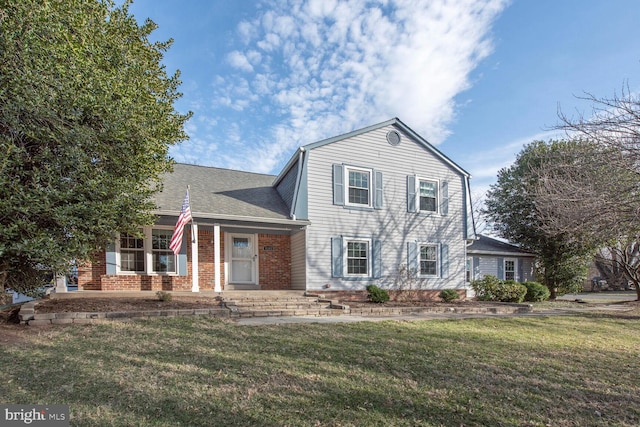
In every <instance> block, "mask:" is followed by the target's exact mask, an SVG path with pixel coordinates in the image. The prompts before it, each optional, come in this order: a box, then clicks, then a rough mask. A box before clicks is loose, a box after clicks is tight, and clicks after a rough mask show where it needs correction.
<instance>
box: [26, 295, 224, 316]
mask: <svg viewBox="0 0 640 427" xmlns="http://www.w3.org/2000/svg"><path fill="white" fill-rule="evenodd" d="M215 307H220V301H219V300H217V299H215V298H193V297H173V298H172V300H171V301H160V300H158V299H151V298H68V299H66V298H65V299H49V300H44V301H43V302H41V303H39V304H38V305H36V307H35V311H36V313H68V312H84V313H86V312H95V313H108V312H114V311H150V310H188V309H196V308H215Z"/></svg>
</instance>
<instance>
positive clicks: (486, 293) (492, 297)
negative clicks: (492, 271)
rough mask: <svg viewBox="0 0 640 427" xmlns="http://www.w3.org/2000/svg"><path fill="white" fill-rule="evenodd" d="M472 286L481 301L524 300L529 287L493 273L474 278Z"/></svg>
mask: <svg viewBox="0 0 640 427" xmlns="http://www.w3.org/2000/svg"><path fill="white" fill-rule="evenodd" d="M471 287H472V288H473V290H474V291H475V293H476V298H477V299H478V300H479V301H500V302H522V301H524V297H525V295H526V294H527V288H526V287H525V286H523V285H521V284H520V283H518V282H514V281H513V280H500V279H498V278H497V277H496V276H491V275H486V276H484V277H483V278H482V279H480V280H474V281H473V282H471Z"/></svg>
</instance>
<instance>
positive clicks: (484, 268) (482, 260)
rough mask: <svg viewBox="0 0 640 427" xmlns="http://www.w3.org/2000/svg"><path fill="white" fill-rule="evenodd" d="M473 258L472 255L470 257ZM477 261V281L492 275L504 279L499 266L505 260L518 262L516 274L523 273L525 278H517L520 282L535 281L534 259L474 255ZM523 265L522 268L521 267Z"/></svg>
mask: <svg viewBox="0 0 640 427" xmlns="http://www.w3.org/2000/svg"><path fill="white" fill-rule="evenodd" d="M470 256H471V255H470ZM474 257H475V258H476V259H478V260H479V266H477V267H476V266H475V265H474V267H476V268H477V269H476V272H475V276H476V278H477V279H481V278H483V277H484V276H487V275H491V276H496V277H498V278H500V279H502V277H500V276H501V274H500V271H501V270H502V268H501V267H499V264H500V262H501V261H503V260H504V259H515V260H516V263H517V265H516V274H518V273H519V272H520V271H521V272H522V276H523V277H517V280H518V281H519V282H531V281H534V280H535V275H534V270H533V258H518V257H508V256H502V255H501V256H499V257H496V256H490V255H479V256H477V255H474ZM520 265H522V267H521V268H520V267H519V266H520Z"/></svg>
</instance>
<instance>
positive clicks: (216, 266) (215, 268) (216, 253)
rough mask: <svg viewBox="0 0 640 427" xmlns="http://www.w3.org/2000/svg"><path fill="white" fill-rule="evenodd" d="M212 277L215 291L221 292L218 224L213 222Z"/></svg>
mask: <svg viewBox="0 0 640 427" xmlns="http://www.w3.org/2000/svg"><path fill="white" fill-rule="evenodd" d="M213 278H214V284H215V286H214V288H213V290H214V291H215V292H222V286H221V284H220V224H213Z"/></svg>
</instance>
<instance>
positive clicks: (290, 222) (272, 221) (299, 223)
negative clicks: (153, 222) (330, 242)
mask: <svg viewBox="0 0 640 427" xmlns="http://www.w3.org/2000/svg"><path fill="white" fill-rule="evenodd" d="M153 214H155V215H158V216H175V217H177V216H178V215H180V212H178V211H162V210H158V211H154V212H153ZM191 215H192V216H193V218H194V219H209V220H214V221H216V220H217V221H239V222H256V223H260V224H279V225H290V226H295V227H302V226H306V225H310V224H311V221H307V220H301V219H296V220H294V219H287V218H266V217H256V216H245V215H226V214H213V213H205V212H192V213H191Z"/></svg>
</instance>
